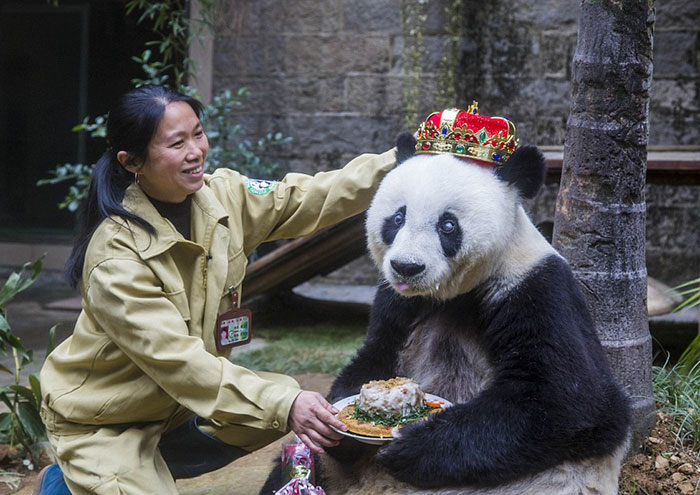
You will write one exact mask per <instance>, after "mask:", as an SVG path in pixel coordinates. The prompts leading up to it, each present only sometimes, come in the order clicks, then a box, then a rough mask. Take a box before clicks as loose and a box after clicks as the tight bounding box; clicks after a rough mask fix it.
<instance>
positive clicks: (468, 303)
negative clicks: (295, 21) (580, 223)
mask: <svg viewBox="0 0 700 495" xmlns="http://www.w3.org/2000/svg"><path fill="white" fill-rule="evenodd" d="M415 143H416V141H415V138H414V137H413V136H412V135H410V134H407V133H405V134H403V135H401V136H399V139H398V143H397V162H399V163H398V165H397V167H396V168H395V169H394V170H392V171H391V172H390V173H389V174H388V175H387V176H386V177H385V178H384V180H383V181H382V183H381V185H380V186H379V188H378V190H377V193H376V195H375V197H374V199H373V201H372V203H371V205H370V208H369V210H368V212H367V219H366V228H367V242H368V247H369V251H370V254H371V256H372V259H373V261H374V262H375V263H376V265H377V267H378V268H379V270H380V272H381V275H382V278H383V281H382V283H381V284H380V286H379V288H378V290H377V294H376V297H375V299H374V302H373V305H372V309H371V314H370V322H369V328H368V332H367V336H366V339H365V341H364V343H363V345H362V346H361V348H360V349H359V350H358V352H357V354H356V356H355V357H354V358H353V360H352V361H351V363H350V364H349V365H348V366H347V367H346V368H345V369H343V370H342V372H341V373H340V374H339V376H338V377H337V379H336V380H335V381H334V383H333V385H332V387H331V391H330V394H329V400H330V401H331V402H335V401H338V400H340V399H342V398H345V397H348V396H351V395H354V394H357V393H359V390H360V387H361V386H362V384H364V383H367V382H368V381H370V380H377V379H388V378H391V377H395V376H406V377H411V378H413V379H414V380H416V381H417V382H418V383H419V384H420V386H421V388H422V389H423V390H424V391H425V392H426V393H431V394H435V395H437V396H440V397H443V398H445V399H448V400H449V401H451V402H452V403H454V406H453V407H450V408H447V409H445V410H444V411H442V412H440V413H437V414H434V415H432V416H431V417H430V418H429V419H427V420H425V421H420V422H417V423H413V424H410V425H408V426H405V427H403V428H402V429H401V432H400V436H399V438H397V439H394V440H392V441H390V442H388V443H386V444H384V445H383V446H381V447H377V446H372V445H366V444H362V443H359V442H357V441H356V440H354V439H352V438H343V440H342V441H341V443H340V445H339V446H337V447H333V448H327V449H326V454H323V455H322V456H320V459H319V460H318V464H317V466H318V468H317V471H318V475H317V480H318V482H319V484H320V485H321V486H322V487H323V488H324V489H325V490H326V492H327V493H328V494H329V495H341V494H342V495H359V494H368V493H382V494H387V495H390V494H440V495H448V494H461V495H581V494H585V495H588V494H590V495H592V494H597V495H609V494H615V493H617V486H618V477H619V471H620V465H621V462H622V460H623V458H624V456H625V454H626V451H627V448H628V445H629V438H630V406H629V399H628V397H627V396H626V394H625V393H624V392H623V391H622V390H621V389H620V387H619V386H618V385H617V383H616V381H615V379H614V378H613V375H612V373H611V371H610V368H609V366H608V364H607V361H606V357H605V354H604V351H603V348H602V346H601V344H600V342H599V340H598V338H597V336H596V333H595V330H594V326H593V322H592V319H591V316H590V314H589V312H588V309H587V308H586V303H585V301H584V298H583V296H582V294H581V292H580V291H579V288H578V287H577V283H576V281H575V280H574V277H573V274H572V272H571V269H570V267H569V266H568V264H567V262H566V261H565V260H564V259H563V258H562V256H560V255H559V254H558V253H557V252H556V251H555V250H554V248H552V246H551V245H550V244H549V243H548V242H547V241H546V240H545V239H544V237H543V236H542V235H541V234H540V233H539V232H538V230H537V229H536V227H535V226H534V225H533V224H532V222H531V221H530V219H529V218H528V216H527V214H526V212H525V210H524V208H523V205H522V200H523V199H524V198H532V197H533V196H534V195H535V194H536V193H537V191H538V189H539V188H540V187H541V185H542V183H543V179H544V170H545V167H544V159H543V156H542V154H541V153H540V152H539V150H538V149H537V148H536V147H533V146H521V147H519V148H518V149H517V150H516V151H515V152H514V153H513V154H512V156H510V158H509V159H508V160H507V161H506V162H505V163H504V164H502V165H500V166H499V167H496V168H487V167H484V166H482V165H480V164H478V162H476V161H473V160H468V159H465V158H461V157H455V156H453V155H450V154H446V153H441V154H415V155H414V150H415Z"/></svg>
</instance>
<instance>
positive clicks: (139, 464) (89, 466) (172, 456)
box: [42, 372, 298, 495]
mask: <svg viewBox="0 0 700 495" xmlns="http://www.w3.org/2000/svg"><path fill="white" fill-rule="evenodd" d="M258 373H259V374H260V375H261V376H263V378H265V379H267V380H271V381H275V382H277V383H283V384H284V385H287V386H295V387H298V385H297V384H296V382H295V381H294V380H293V379H292V378H290V377H287V376H285V375H279V374H276V373H265V372H258ZM42 416H43V417H44V422H45V424H46V426H47V434H48V437H49V441H50V443H51V445H52V447H53V448H54V450H55V453H56V457H57V461H58V465H59V466H60V467H61V470H62V471H63V475H64V477H65V480H66V484H67V485H68V488H69V489H70V491H71V493H72V494H73V495H83V494H85V495H87V494H95V495H152V494H154V493H158V494H164V495H165V494H177V493H178V492H177V488H176V487H175V479H181V478H192V477H195V476H199V475H200V474H204V473H207V472H210V471H214V470H216V469H219V468H221V467H223V466H225V465H227V464H229V463H230V462H232V461H234V460H235V459H237V458H239V457H241V456H244V455H246V454H248V453H250V452H253V451H255V450H257V449H260V448H262V447H264V446H265V445H268V444H270V443H272V442H274V441H275V440H278V439H279V438H281V437H282V436H283V435H284V433H283V432H281V431H278V430H260V429H257V428H250V427H247V426H241V425H229V424H227V425H224V426H221V425H217V424H214V423H212V422H208V421H205V420H202V419H201V418H197V417H193V415H192V413H191V412H189V411H187V410H185V409H181V410H180V411H179V414H178V415H177V417H175V418H171V420H170V421H169V425H170V426H169V427H168V426H166V425H165V424H164V422H154V423H138V424H132V425H113V426H102V427H98V428H96V427H95V426H92V425H81V424H76V423H70V422H67V421H65V420H64V419H63V418H60V417H58V416H57V415H56V414H55V413H53V412H51V411H50V410H48V409H47V408H44V409H43V410H42Z"/></svg>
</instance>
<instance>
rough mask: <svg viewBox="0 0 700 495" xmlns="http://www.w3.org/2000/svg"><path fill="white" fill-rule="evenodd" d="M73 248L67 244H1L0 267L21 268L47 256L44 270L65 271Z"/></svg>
mask: <svg viewBox="0 0 700 495" xmlns="http://www.w3.org/2000/svg"><path fill="white" fill-rule="evenodd" d="M72 248H73V247H72V246H71V245H67V244H50V243H26V242H0V266H9V267H13V268H21V267H22V266H23V265H24V264H25V263H27V262H30V261H35V260H37V259H38V258H39V257H41V256H42V255H44V254H45V255H46V257H45V258H44V264H43V269H44V270H63V267H64V265H65V264H66V260H67V259H68V256H69V255H70V252H71V249H72Z"/></svg>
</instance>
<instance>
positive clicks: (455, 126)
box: [416, 102, 518, 167]
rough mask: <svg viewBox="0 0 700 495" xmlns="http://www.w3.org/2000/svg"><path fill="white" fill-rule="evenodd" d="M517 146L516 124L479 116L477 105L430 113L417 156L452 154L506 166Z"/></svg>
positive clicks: (421, 126)
mask: <svg viewBox="0 0 700 495" xmlns="http://www.w3.org/2000/svg"><path fill="white" fill-rule="evenodd" d="M517 146H518V142H517V140H516V139H515V125H513V123H512V122H511V121H510V120H508V119H506V118H503V117H486V116H484V115H479V109H478V103H477V102H474V103H473V104H472V105H470V106H469V108H468V109H467V110H460V109H458V108H450V109H446V110H443V111H442V112H435V113H432V114H430V116H428V118H427V119H426V120H425V122H423V123H422V124H421V125H420V127H419V128H418V137H417V143H416V153H449V154H452V155H455V156H458V157H460V158H469V159H471V160H477V161H479V162H480V164H481V165H484V166H489V167H493V166H498V165H501V164H502V163H504V162H505V161H506V160H507V159H508V157H510V155H511V154H512V153H513V152H514V151H515V149H516V148H517Z"/></svg>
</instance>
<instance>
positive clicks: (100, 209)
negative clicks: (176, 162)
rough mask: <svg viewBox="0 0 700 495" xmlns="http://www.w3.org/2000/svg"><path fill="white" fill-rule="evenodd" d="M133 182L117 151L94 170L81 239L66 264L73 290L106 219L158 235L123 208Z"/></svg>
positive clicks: (80, 223)
mask: <svg viewBox="0 0 700 495" xmlns="http://www.w3.org/2000/svg"><path fill="white" fill-rule="evenodd" d="M131 180H132V176H131V174H130V173H129V172H127V171H126V170H125V169H124V167H122V166H121V164H120V163H119V162H118V161H117V157H116V152H114V151H111V150H110V151H106V152H105V153H104V154H103V155H102V157H101V158H100V159H99V160H98V161H97V163H96V164H95V165H94V166H93V169H92V178H91V180H90V188H89V189H88V195H87V198H86V199H85V200H84V201H83V204H82V208H81V211H80V215H79V217H78V235H77V237H76V239H75V243H74V244H73V250H72V251H71V253H70V256H69V257H68V261H67V262H66V276H67V278H68V282H69V283H70V285H71V287H72V288H74V289H75V288H76V287H77V286H78V283H79V282H80V278H81V275H82V272H83V264H84V262H85V252H86V251H87V247H88V244H90V239H91V238H92V234H93V233H94V232H95V229H96V228H97V226H98V225H99V224H100V223H101V222H102V220H104V219H105V218H110V217H112V216H120V217H122V218H125V219H127V220H131V221H133V222H136V223H138V224H139V225H141V226H142V227H143V228H145V229H146V230H147V231H148V233H149V234H154V235H155V233H156V231H155V229H154V228H153V226H152V225H151V224H150V223H148V222H147V221H146V220H144V219H143V218H141V217H139V216H138V215H135V214H133V213H131V212H129V211H126V210H125V209H124V207H123V206H122V204H121V203H122V200H123V199H124V192H125V191H126V188H127V187H129V184H130V183H131Z"/></svg>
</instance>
